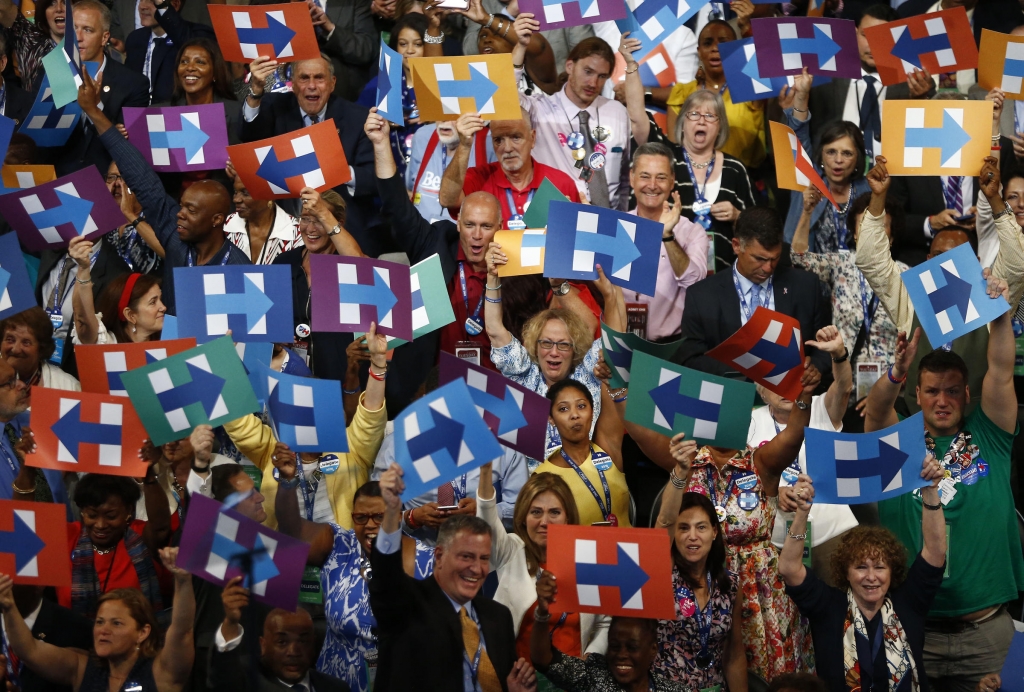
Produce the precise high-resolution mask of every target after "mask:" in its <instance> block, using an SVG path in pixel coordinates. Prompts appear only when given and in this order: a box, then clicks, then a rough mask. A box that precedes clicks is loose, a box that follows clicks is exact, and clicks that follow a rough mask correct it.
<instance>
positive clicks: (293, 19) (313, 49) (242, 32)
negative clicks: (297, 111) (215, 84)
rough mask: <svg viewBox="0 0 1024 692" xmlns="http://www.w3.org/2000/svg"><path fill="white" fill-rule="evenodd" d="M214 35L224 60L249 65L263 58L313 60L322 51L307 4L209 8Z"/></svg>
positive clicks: (290, 60)
mask: <svg viewBox="0 0 1024 692" xmlns="http://www.w3.org/2000/svg"><path fill="white" fill-rule="evenodd" d="M209 9H210V19H211V20H212V22H213V31H214V32H215V33H216V34H217V44H218V45H219V46H220V50H221V52H222V53H223V54H224V59H225V60H227V61H228V62H242V63H249V62H252V61H253V60H255V59H256V58H258V57H259V56H261V55H263V56H266V57H269V58H271V59H272V60H277V61H278V62H295V61H297V60H314V59H316V58H319V57H320V48H319V46H317V42H316V32H315V31H314V30H313V20H312V19H310V16H309V8H307V7H306V4H305V3H294V2H290V3H282V4H280V5H257V6H253V7H242V6H239V5H214V4H212V3H210V4H209Z"/></svg>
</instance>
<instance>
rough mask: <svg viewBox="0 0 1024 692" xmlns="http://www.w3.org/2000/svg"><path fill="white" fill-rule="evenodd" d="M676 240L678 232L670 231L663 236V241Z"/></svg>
mask: <svg viewBox="0 0 1024 692" xmlns="http://www.w3.org/2000/svg"><path fill="white" fill-rule="evenodd" d="M675 240H676V234H675V233H670V234H668V235H663V236H661V242H663V243H674V242H675Z"/></svg>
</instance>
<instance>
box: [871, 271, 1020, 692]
mask: <svg viewBox="0 0 1024 692" xmlns="http://www.w3.org/2000/svg"><path fill="white" fill-rule="evenodd" d="M988 294H989V297H990V298H995V297H998V296H999V295H1002V296H1003V297H1004V298H1006V297H1007V295H1008V290H1007V284H1006V281H1004V280H1002V279H997V278H989V281H988ZM1011 317H1012V311H1011V312H1007V313H1005V314H1003V315H1002V316H1001V317H999V318H997V319H995V320H993V321H992V323H991V325H990V332H989V337H988V372H987V373H986V374H985V379H984V382H983V386H982V394H981V406H978V407H976V408H975V409H974V411H973V412H972V413H971V414H970V415H965V412H966V410H967V406H968V403H969V402H970V395H971V393H970V388H969V386H968V385H967V381H968V371H967V364H966V363H965V362H964V360H963V359H962V358H961V357H960V356H959V355H957V354H956V353H953V352H951V351H944V350H942V349H938V350H935V351H932V352H931V353H929V354H927V355H925V356H924V357H923V358H921V361H920V366H919V369H918V374H917V382H916V383H914V382H908V383H907V386H908V388H909V387H914V386H915V385H916V388H915V391H916V395H917V402H918V404H919V405H920V407H921V411H922V412H923V413H924V424H925V435H926V438H925V439H926V443H927V445H928V447H929V448H931V449H932V451H933V453H934V454H935V457H936V459H938V461H939V463H940V464H942V465H943V467H944V468H945V470H946V476H947V477H946V479H944V480H943V481H942V483H941V484H940V486H939V488H940V498H941V502H942V504H943V505H944V506H943V511H944V513H945V518H946V535H947V541H946V542H947V546H948V548H947V554H946V573H945V577H944V579H943V582H942V588H941V590H940V591H939V594H938V596H937V597H936V599H935V602H934V604H933V605H932V609H931V611H930V613H929V618H928V621H927V623H926V626H925V645H924V661H923V663H924V670H925V673H926V674H927V675H928V682H929V684H930V685H931V687H932V690H933V691H937V692H972V691H973V690H974V689H975V686H976V685H977V684H978V681H979V680H980V679H981V678H982V677H983V676H984V675H986V674H988V673H991V672H993V671H999V670H1002V668H1003V661H1004V660H1005V658H1006V654H1007V652H1008V651H1009V648H1010V640H1011V639H1012V637H1013V621H1012V619H1011V618H1010V615H1009V613H1007V611H1006V608H1005V605H1004V604H1006V603H1007V602H1009V601H1013V600H1015V599H1016V598H1017V593H1018V591H1024V557H1022V554H1021V543H1020V537H1019V535H1018V533H1017V519H1016V514H1015V512H1014V504H1013V495H1012V493H1011V491H1010V464H1011V462H1010V448H1011V446H1012V444H1013V438H1014V436H1015V435H1016V433H1017V397H1016V394H1015V393H1014V389H1013V363H1014V354H1015V349H1014V339H1013V329H1012V327H1011V326H1010V318H1011ZM920 339H921V329H920V327H919V328H918V329H917V330H915V333H914V337H913V339H911V340H909V341H908V340H907V335H906V333H905V332H900V334H899V338H898V339H897V344H896V356H895V360H894V362H893V364H892V366H891V367H890V368H889V372H888V376H886V377H882V378H880V379H879V380H878V382H877V383H876V384H875V386H874V387H873V388H872V390H871V393H870V395H869V396H868V403H867V408H866V421H865V426H864V428H865V430H867V431H874V430H879V429H882V428H886V427H889V426H890V425H893V424H895V423H896V422H897V415H896V411H895V410H894V409H893V404H894V403H895V402H896V398H897V397H898V396H899V393H900V387H901V385H902V383H903V381H904V380H906V377H907V371H908V369H909V368H910V364H911V363H912V362H913V361H914V358H915V355H916V353H917V345H918V341H919V340H920ZM921 511H922V500H921V496H920V493H917V492H915V493H910V494H906V495H901V496H899V497H896V498H893V499H891V500H885V501H883V502H880V503H879V504H878V513H879V517H880V519H881V522H882V524H883V525H884V526H886V527H887V528H889V529H890V530H892V531H893V532H894V533H895V534H896V535H897V537H898V538H899V539H900V541H901V542H902V543H903V545H904V546H906V548H907V550H908V552H909V553H910V554H911V555H916V554H917V553H918V552H919V551H920V550H921Z"/></svg>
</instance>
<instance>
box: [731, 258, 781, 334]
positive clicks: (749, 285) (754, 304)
mask: <svg viewBox="0 0 1024 692" xmlns="http://www.w3.org/2000/svg"><path fill="white" fill-rule="evenodd" d="M733 266H735V265H733ZM733 276H738V277H739V281H740V290H741V291H743V299H744V300H746V301H747V307H748V308H749V309H750V315H751V316H753V315H754V311H755V310H757V308H758V306H759V305H764V291H765V289H766V288H767V287H768V282H767V281H765V282H764V283H763V284H755V283H754V282H753V281H751V280H750V279H748V278H747V277H745V276H743V274H741V273H740V272H739V271H737V272H736V273H735V274H734V275H733ZM755 285H756V286H758V287H760V288H761V299H760V300H755V299H754V295H753V288H754V286H755ZM734 288H735V286H734ZM737 298H739V296H737ZM764 307H767V308H768V309H769V310H774V309H775V288H774V286H773V287H772V291H771V293H769V294H768V304H767V305H764ZM746 323H747V315H746V313H745V312H744V311H743V301H740V324H746Z"/></svg>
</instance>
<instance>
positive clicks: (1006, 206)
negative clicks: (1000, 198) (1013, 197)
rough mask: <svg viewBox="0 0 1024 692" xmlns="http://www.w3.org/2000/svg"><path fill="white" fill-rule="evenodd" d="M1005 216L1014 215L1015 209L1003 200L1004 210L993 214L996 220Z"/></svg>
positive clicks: (993, 218)
mask: <svg viewBox="0 0 1024 692" xmlns="http://www.w3.org/2000/svg"><path fill="white" fill-rule="evenodd" d="M1004 216H1013V209H1010V205H1009V204H1007V203H1006V202H1003V210H1002V211H1000V212H999V213H997V214H993V215H992V220H993V221H995V220H996V219H1001V218H1003V217H1004Z"/></svg>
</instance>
